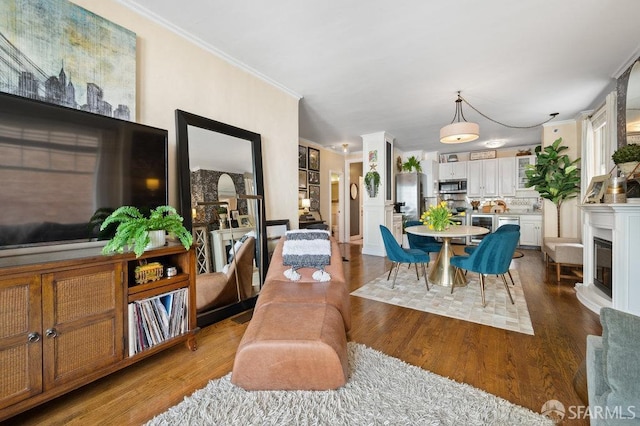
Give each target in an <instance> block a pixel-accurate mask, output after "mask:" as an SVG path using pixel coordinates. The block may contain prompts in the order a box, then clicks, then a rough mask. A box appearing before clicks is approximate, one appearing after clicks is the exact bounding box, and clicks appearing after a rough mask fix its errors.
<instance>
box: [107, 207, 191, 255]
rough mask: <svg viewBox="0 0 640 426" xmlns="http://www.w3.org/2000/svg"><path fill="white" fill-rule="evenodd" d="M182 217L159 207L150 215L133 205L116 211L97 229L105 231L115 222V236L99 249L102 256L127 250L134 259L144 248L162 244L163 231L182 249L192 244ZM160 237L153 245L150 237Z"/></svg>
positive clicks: (172, 209) (171, 208) (173, 211)
mask: <svg viewBox="0 0 640 426" xmlns="http://www.w3.org/2000/svg"><path fill="white" fill-rule="evenodd" d="M182 220H183V219H182V217H181V216H180V215H178V213H177V212H176V210H175V209H174V208H173V207H171V206H160V207H157V208H155V209H153V210H151V213H150V214H149V216H145V215H143V214H142V213H141V212H140V210H138V208H136V207H132V206H123V207H119V208H118V209H116V210H115V211H114V212H113V213H111V215H109V217H107V218H106V219H105V220H104V222H102V226H101V227H100V230H101V231H102V230H104V229H106V228H107V227H108V226H109V225H111V224H113V223H118V227H117V228H116V233H115V235H114V236H113V238H112V239H111V240H109V242H108V243H107V245H106V246H104V248H103V249H102V253H104V254H112V253H122V252H123V251H124V249H125V247H126V248H129V249H133V252H134V253H135V254H136V257H140V256H142V253H144V251H145V250H146V249H149V248H154V247H157V246H161V245H164V238H163V237H164V235H165V232H168V233H169V234H172V235H174V236H176V237H177V238H178V239H179V240H180V242H181V243H182V245H183V246H184V248H185V249H187V250H188V249H189V247H191V244H192V243H193V238H192V236H191V233H190V232H189V231H187V229H186V228H185V227H184V226H183V225H182ZM154 233H155V234H158V235H160V239H161V241H157V240H156V242H155V243H154V242H152V238H153V235H154Z"/></svg>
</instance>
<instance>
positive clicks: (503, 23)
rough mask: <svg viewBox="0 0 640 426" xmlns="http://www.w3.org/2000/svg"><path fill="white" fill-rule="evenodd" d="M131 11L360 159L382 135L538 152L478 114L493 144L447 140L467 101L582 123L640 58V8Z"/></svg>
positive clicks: (415, 2) (312, 135)
mask: <svg viewBox="0 0 640 426" xmlns="http://www.w3.org/2000/svg"><path fill="white" fill-rule="evenodd" d="M119 1H120V2H121V3H123V4H125V5H126V6H128V7H131V8H132V9H134V10H136V11H138V12H139V13H142V14H145V15H147V16H149V17H150V18H152V19H154V20H156V21H159V22H161V23H163V24H164V25H166V26H168V27H170V28H172V29H173V30H174V31H177V32H179V33H181V34H183V35H185V36H187V37H189V38H191V39H193V40H194V41H196V42H198V43H199V44H201V45H205V46H207V47H208V48H209V49H210V50H212V51H214V52H216V53H217V54H220V55H222V56H225V57H227V58H230V59H231V60H232V61H233V62H235V63H238V64H240V65H241V66H243V67H246V68H248V69H251V70H253V71H254V72H255V73H256V74H258V75H260V76H261V77H262V78H264V79H266V80H268V81H270V82H272V83H273V84H276V85H278V86H280V87H282V88H284V89H285V90H287V91H289V92H290V93H292V94H294V95H295V94H297V95H300V96H302V100H301V104H300V137H301V138H304V139H306V140H309V141H312V142H316V143H318V144H321V145H324V146H335V147H336V148H340V149H341V145H342V144H343V143H348V144H349V149H350V150H352V151H353V150H356V151H357V150H360V149H361V146H362V142H361V138H360V135H363V134H367V133H372V132H378V131H383V130H384V131H387V132H389V133H390V134H391V135H393V136H394V137H395V138H396V146H397V147H398V148H399V149H401V150H403V151H410V150H425V151H441V152H456V151H470V150H481V149H486V148H485V146H484V145H483V143H484V142H487V141H489V140H501V141H504V142H505V143H506V145H507V146H520V145H530V144H536V143H539V142H540V138H541V127H537V128H534V129H531V130H516V129H508V128H505V127H502V126H499V125H496V124H493V123H491V122H490V121H488V120H487V119H485V118H483V117H481V116H479V115H478V114H477V113H476V112H474V111H473V110H471V109H470V108H469V107H468V106H467V105H464V106H463V111H464V114H465V116H466V118H467V120H469V121H475V122H477V123H478V124H480V134H481V135H480V139H478V140H477V141H476V142H471V143H467V144H459V145H443V144H441V143H440V142H439V130H440V128H441V127H442V126H443V125H445V124H449V123H450V122H451V120H452V119H453V115H454V112H455V103H454V101H455V99H456V92H457V91H458V90H461V91H462V95H463V97H465V98H466V99H467V100H468V101H469V102H470V103H471V104H472V105H474V106H475V107H476V108H477V109H478V110H480V111H481V112H483V113H484V114H486V115H488V116H489V117H491V118H494V119H495V120H498V121H501V122H503V123H506V124H511V125H519V126H526V125H531V124H535V123H539V122H542V121H544V120H546V119H547V118H548V117H549V114H551V113H554V112H558V113H560V114H559V115H558V117H557V118H556V119H555V120H554V121H562V120H568V119H574V118H576V116H577V115H578V114H579V113H580V112H581V111H584V110H587V109H590V108H593V107H594V106H597V105H595V103H598V102H601V101H602V100H603V99H604V95H605V94H606V92H608V91H610V90H613V88H614V87H615V85H614V80H613V79H614V78H615V77H617V76H618V75H619V74H620V73H621V72H622V71H623V70H624V68H625V67H626V66H628V65H629V63H630V60H631V59H632V58H635V57H636V56H638V54H639V52H640V50H639V49H638V48H639V46H640V23H639V21H640V1H638V0H518V1H514V0H482V1H478V0H455V1H450V0H422V1H420V0H412V1H409V0H395V1H388V0H350V1H337V0H333V1H331V0H329V1H317V0H316V1H310V0H271V1H251V0H234V1H222V0H192V1H186V2H185V1H175V0H135V1H134V0H119ZM212 118H213V119H215V117H212Z"/></svg>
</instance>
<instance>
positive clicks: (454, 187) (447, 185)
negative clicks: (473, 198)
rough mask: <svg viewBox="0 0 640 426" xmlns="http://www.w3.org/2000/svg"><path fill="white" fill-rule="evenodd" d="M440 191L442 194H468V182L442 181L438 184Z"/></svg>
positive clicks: (461, 180)
mask: <svg viewBox="0 0 640 426" xmlns="http://www.w3.org/2000/svg"><path fill="white" fill-rule="evenodd" d="M438 191H439V192H440V193H441V194H466V193H467V180H466V179H459V180H441V181H440V182H439V183H438Z"/></svg>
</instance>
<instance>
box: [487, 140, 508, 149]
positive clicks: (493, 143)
mask: <svg viewBox="0 0 640 426" xmlns="http://www.w3.org/2000/svg"><path fill="white" fill-rule="evenodd" d="M484 145H485V146H486V147H487V148H500V147H501V146H503V145H504V141H487V142H485V143H484Z"/></svg>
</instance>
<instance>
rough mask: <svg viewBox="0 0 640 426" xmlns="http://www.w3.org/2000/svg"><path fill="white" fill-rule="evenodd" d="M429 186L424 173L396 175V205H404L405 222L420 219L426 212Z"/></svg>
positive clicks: (402, 208)
mask: <svg viewBox="0 0 640 426" xmlns="http://www.w3.org/2000/svg"><path fill="white" fill-rule="evenodd" d="M427 185H429V182H428V180H427V175H425V174H424V173H417V172H411V173H398V174H397V175H396V203H404V206H402V207H401V210H400V211H401V213H402V214H403V219H405V220H415V219H419V218H420V215H421V214H422V212H424V211H425V196H426V195H425V194H426V188H427Z"/></svg>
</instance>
